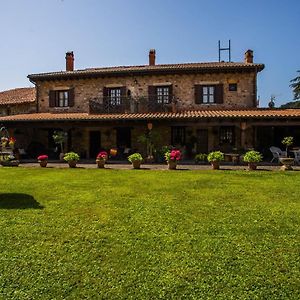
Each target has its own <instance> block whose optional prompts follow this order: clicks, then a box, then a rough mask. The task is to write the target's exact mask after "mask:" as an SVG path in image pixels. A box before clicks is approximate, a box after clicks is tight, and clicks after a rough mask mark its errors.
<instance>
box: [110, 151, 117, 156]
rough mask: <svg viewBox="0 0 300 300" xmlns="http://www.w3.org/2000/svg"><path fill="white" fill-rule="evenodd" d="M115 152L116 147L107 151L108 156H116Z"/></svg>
mask: <svg viewBox="0 0 300 300" xmlns="http://www.w3.org/2000/svg"><path fill="white" fill-rule="evenodd" d="M117 153H118V150H117V149H110V151H109V154H110V156H116V155H117Z"/></svg>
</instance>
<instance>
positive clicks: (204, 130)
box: [0, 49, 300, 159]
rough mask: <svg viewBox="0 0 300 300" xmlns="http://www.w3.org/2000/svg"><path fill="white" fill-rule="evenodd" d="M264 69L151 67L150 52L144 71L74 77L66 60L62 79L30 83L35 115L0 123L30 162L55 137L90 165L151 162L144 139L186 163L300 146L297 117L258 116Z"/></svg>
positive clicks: (56, 75) (96, 71)
mask: <svg viewBox="0 0 300 300" xmlns="http://www.w3.org/2000/svg"><path fill="white" fill-rule="evenodd" d="M263 69H264V65H263V64H258V63H254V62H253V51H251V50H248V51H246V53H245V57H244V61H243V62H207V63H184V64H156V61H155V50H153V49H152V50H150V52H149V63H148V64H147V65H141V66H121V67H107V68H89V69H83V70H75V69H74V54H73V52H68V53H67V54H66V71H59V72H50V73H41V74H31V75H28V78H29V80H30V81H31V82H32V83H34V84H35V87H36V93H37V103H36V111H35V112H34V113H30V114H19V115H15V116H6V117H1V118H0V122H2V123H3V124H5V125H6V126H7V127H8V128H10V130H11V131H17V132H18V134H19V136H18V137H17V139H18V140H19V141H20V143H22V145H20V147H22V148H25V149H26V148H27V149H28V152H29V153H30V154H31V155H32V156H34V155H37V154H40V153H41V152H47V153H48V154H49V155H50V156H51V155H52V157H55V156H57V154H55V153H54V150H55V148H56V145H55V144H54V142H53V139H52V135H53V132H54V131H55V130H62V131H64V132H65V136H66V139H65V151H69V150H73V151H76V152H78V153H80V155H81V156H82V157H83V158H90V159H94V158H95V156H96V154H97V153H98V151H99V150H103V149H105V150H108V149H111V148H117V149H118V153H119V155H120V156H119V157H120V158H121V157H124V156H125V155H126V154H127V153H129V152H132V151H139V152H142V153H143V155H146V154H149V153H146V152H147V145H145V144H144V143H143V142H142V141H143V139H141V137H146V140H147V138H148V137H149V135H151V136H152V138H153V140H154V139H155V141H154V144H155V145H154V146H155V149H157V150H159V149H161V147H162V146H165V145H172V146H173V147H176V148H180V149H182V150H183V152H184V155H185V158H187V159H189V158H193V156H194V155H195V154H196V153H199V152H201V153H207V152H209V151H211V150H216V149H218V150H219V149H220V150H222V151H224V152H229V153H230V152H232V151H239V150H240V151H243V150H246V149H249V148H256V149H259V150H264V149H267V148H268V147H270V146H271V145H275V144H276V143H277V144H278V141H277V140H276V139H278V140H279V139H280V137H279V136H280V135H284V134H286V133H291V132H293V133H295V134H296V135H299V138H300V132H299V128H300V126H299V125H300V110H299V111H298V110H278V109H259V108H257V75H258V73H259V72H260V71H262V70H263ZM277 128H279V129H280V130H279V129H278V130H279V131H278V132H279V136H278V132H277V133H276V130H277Z"/></svg>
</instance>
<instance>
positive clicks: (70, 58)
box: [66, 51, 74, 71]
mask: <svg viewBox="0 0 300 300" xmlns="http://www.w3.org/2000/svg"><path fill="white" fill-rule="evenodd" d="M66 71H74V54H73V51H71V52H67V53H66Z"/></svg>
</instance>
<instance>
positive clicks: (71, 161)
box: [68, 160, 77, 168]
mask: <svg viewBox="0 0 300 300" xmlns="http://www.w3.org/2000/svg"><path fill="white" fill-rule="evenodd" d="M68 164H69V167H70V168H76V164H77V161H76V160H69V161H68Z"/></svg>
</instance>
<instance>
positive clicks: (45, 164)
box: [39, 160, 48, 168]
mask: <svg viewBox="0 0 300 300" xmlns="http://www.w3.org/2000/svg"><path fill="white" fill-rule="evenodd" d="M39 163H40V166H41V167H42V168H46V167H47V163H48V160H40V161H39Z"/></svg>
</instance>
